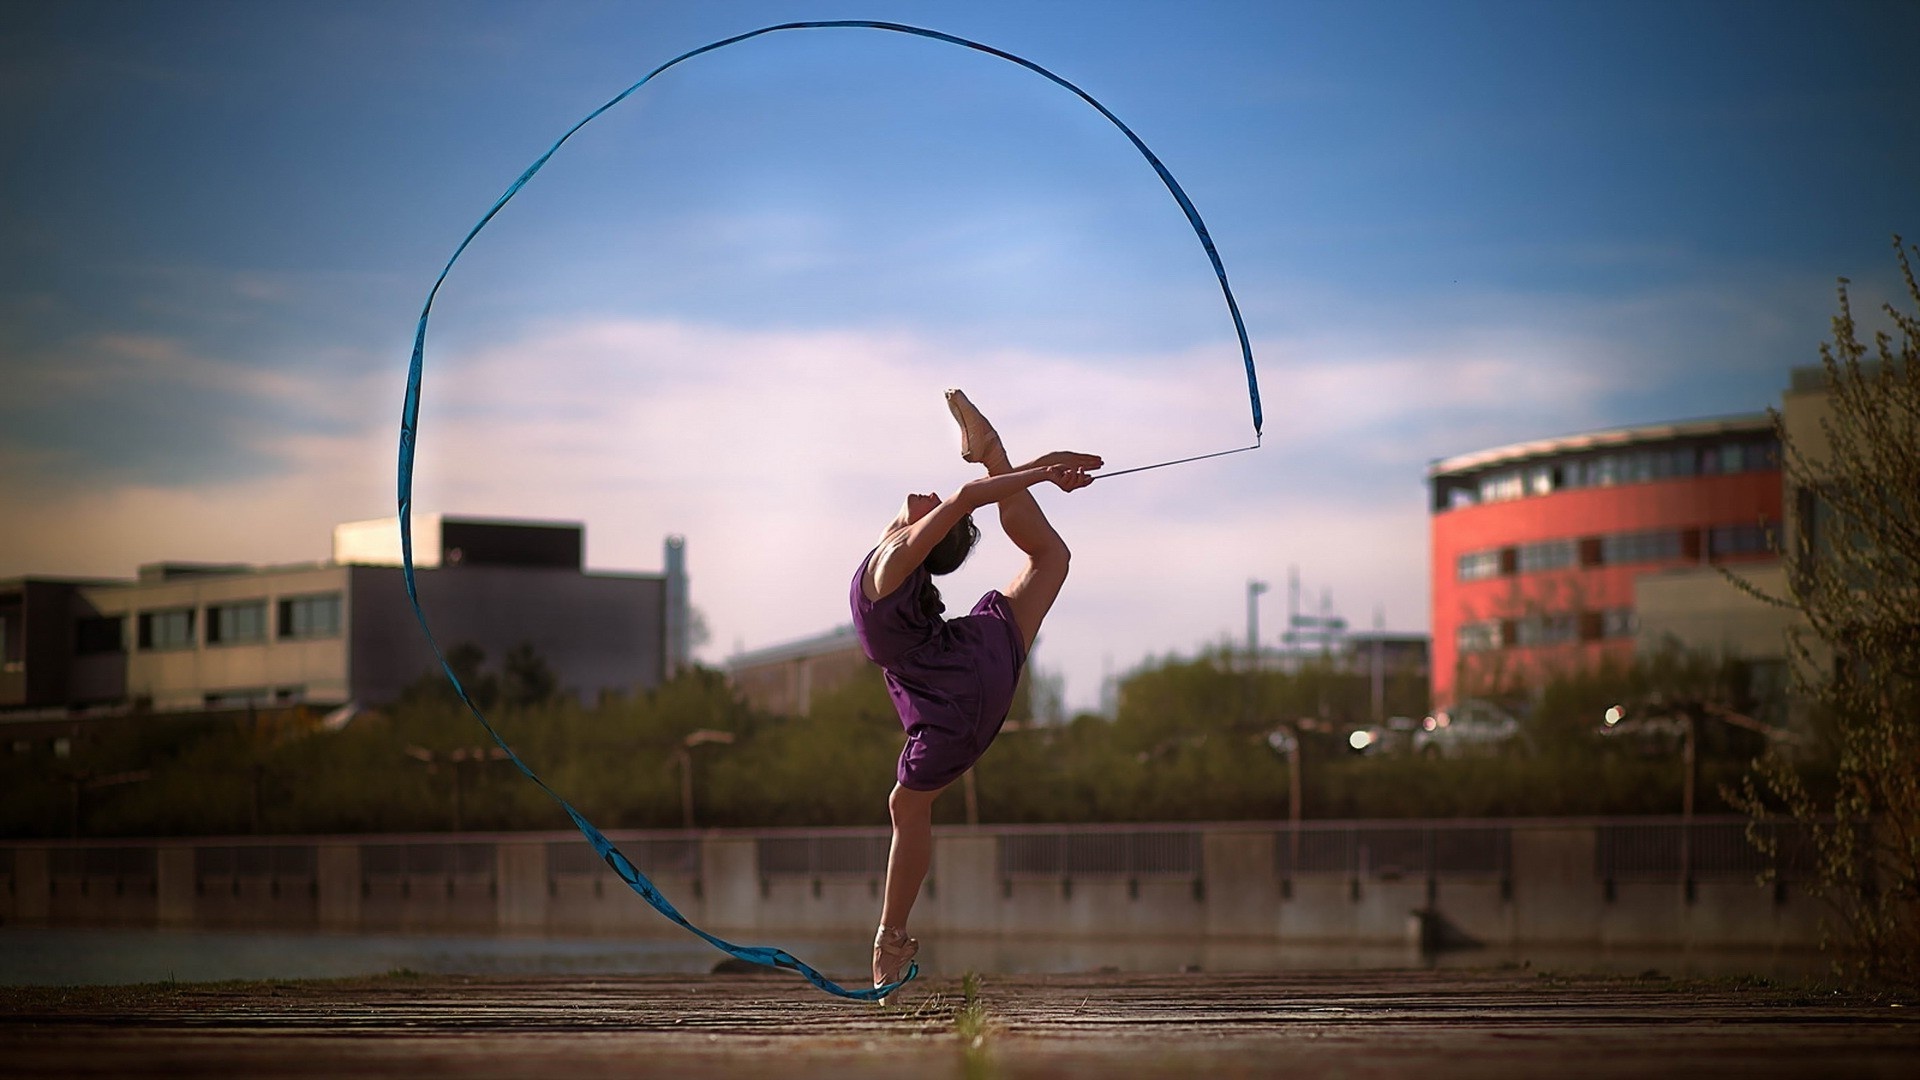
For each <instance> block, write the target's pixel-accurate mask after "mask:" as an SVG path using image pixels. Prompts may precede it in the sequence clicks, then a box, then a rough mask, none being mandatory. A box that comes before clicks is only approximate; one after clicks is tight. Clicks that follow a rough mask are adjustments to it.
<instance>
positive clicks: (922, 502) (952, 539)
mask: <svg viewBox="0 0 1920 1080" xmlns="http://www.w3.org/2000/svg"><path fill="white" fill-rule="evenodd" d="M947 408H948V409H949V410H950V411H951V412H952V413H953V418H954V420H955V421H957V422H958V423H959V425H960V457H961V458H962V459H963V460H965V461H969V462H973V463H975V464H978V465H982V466H985V468H986V470H987V475H986V476H984V477H981V478H979V479H976V480H969V481H967V482H966V483H965V484H963V485H961V487H960V490H959V491H958V492H956V493H955V494H954V496H953V497H952V498H951V499H947V500H942V499H941V498H940V496H938V495H934V494H926V495H919V494H914V495H908V496H907V500H906V504H905V505H904V506H902V507H901V508H900V512H899V513H898V514H896V515H895V516H894V519H893V520H892V521H891V522H888V524H887V528H886V532H884V533H883V534H881V537H880V542H879V544H878V545H877V546H876V547H875V548H874V549H873V551H871V552H870V553H868V555H867V557H866V559H865V560H863V561H862V562H861V564H860V570H859V572H858V573H857V574H855V575H854V579H853V589H852V597H851V600H852V605H853V625H854V629H855V631H856V632H857V633H858V635H859V638H860V647H861V649H862V650H863V651H865V653H866V654H867V658H868V659H870V660H872V661H873V662H875V663H877V664H879V665H880V666H881V668H882V669H884V670H885V672H886V679H887V693H888V695H889V696H891V697H892V698H893V705H894V709H895V711H897V712H898V713H899V714H900V723H901V725H902V726H904V727H905V728H906V729H907V745H906V747H905V748H904V749H902V750H901V751H900V764H899V767H898V769H897V770H896V773H895V776H896V779H897V781H898V782H897V783H896V784H895V785H894V788H893V794H892V795H891V796H890V797H889V798H888V799H887V808H888V810H889V811H890V813H891V814H892V817H893V845H892V847H891V849H890V850H889V851H888V854H887V892H886V898H885V901H884V904H883V906H882V907H881V910H880V929H879V931H878V932H877V933H876V934H875V935H874V940H873V984H874V985H875V986H884V985H887V984H889V983H893V982H897V981H898V980H899V978H900V976H901V974H902V973H903V972H905V970H906V968H907V962H908V961H909V960H911V959H912V958H913V955H914V953H916V952H917V951H918V950H919V947H920V943H919V942H918V941H915V940H914V939H913V938H911V937H908V936H907V931H906V926H907V916H908V914H909V913H910V912H911V911H912V910H913V902H914V900H915V899H916V898H917V897H918V896H919V895H920V883H921V882H922V881H923V880H925V878H926V876H927V867H928V864H929V862H930V861H931V860H932V857H933V801H934V799H935V798H936V797H938V796H939V794H940V792H941V791H943V790H945V788H946V786H947V785H948V784H950V783H952V782H953V781H954V780H955V779H957V778H959V776H960V775H961V774H962V773H964V772H966V771H967V770H968V769H969V768H971V767H972V766H973V763H974V762H975V761H978V760H979V758H980V755H981V754H982V753H984V752H986V749H987V746H988V745H989V744H990V743H992V742H993V739H994V736H995V735H997V734H999V732H1000V725H1001V724H1002V723H1004V722H1005V721H1006V718H1007V710H1008V709H1009V708H1010V707H1012V704H1013V689H1014V685H1015V684H1016V683H1017V682H1018V681H1019V679H1020V668H1021V665H1023V664H1024V663H1026V659H1027V651H1028V650H1029V649H1031V648H1032V647H1033V639H1034V636H1035V635H1037V634H1038V633H1039V632H1040V623H1041V621H1042V620H1043V619H1045V618H1046V616H1047V610H1048V609H1049V608H1051V607H1052V606H1053V600H1054V597H1056V596H1058V595H1059V594H1060V586H1061V585H1062V584H1063V583H1064V582H1065V581H1066V579H1067V562H1068V557H1069V553H1068V551H1067V545H1066V544H1065V543H1064V542H1063V541H1062V540H1061V539H1060V535H1059V534H1058V533H1056V532H1054V531H1053V526H1052V525H1050V524H1048V523H1047V519H1046V516H1045V515H1044V514H1042V513H1041V512H1040V504H1039V503H1037V502H1035V501H1034V498H1033V495H1032V493H1031V492H1029V491H1028V490H1027V489H1028V488H1030V487H1032V486H1033V485H1035V484H1039V483H1043V482H1050V483H1052V484H1054V485H1056V486H1057V487H1059V488H1060V489H1061V490H1062V491H1075V490H1078V489H1079V488H1083V487H1086V486H1087V485H1088V484H1091V483H1093V477H1092V476H1089V475H1088V472H1089V470H1092V469H1098V468H1099V467H1100V466H1101V464H1102V462H1101V460H1100V458H1099V457H1098V456H1096V455H1093V454H1077V453H1072V452H1069V451H1064V450H1062V451H1056V452H1054V453H1051V454H1047V455H1045V456H1044V457H1041V458H1038V459H1036V460H1034V461H1032V462H1030V463H1028V464H1026V465H1023V466H1020V467H1019V468H1015V467H1014V466H1013V464H1012V462H1011V461H1010V459H1009V458H1008V457H1007V452H1006V448H1005V447H1004V446H1003V445H1002V444H1001V442H1000V436H999V434H998V433H997V432H995V431H994V429H993V425H992V424H990V423H988V422H987V418H986V417H984V416H982V415H981V414H980V410H978V409H976V408H974V406H973V403H972V402H970V401H968V400H967V396H966V395H965V394H963V393H961V392H960V391H958V390H949V391H947ZM988 504H998V505H999V507H1000V528H1001V529H1002V531H1004V532H1005V533H1006V534H1007V539H1009V540H1011V541H1013V544H1014V546H1015V547H1018V548H1019V549H1020V550H1021V551H1022V552H1023V553H1025V555H1026V565H1025V566H1024V567H1022V568H1021V570H1020V572H1019V573H1018V574H1016V575H1015V576H1014V579H1013V583H1012V584H1011V585H1009V586H1007V589H1006V591H1004V592H1001V591H998V590H992V591H989V592H988V593H987V594H986V595H985V596H982V597H981V598H980V602H979V603H977V604H975V605H974V606H973V611H972V612H971V613H970V614H968V615H966V616H964V617H962V618H957V619H942V618H941V617H940V616H941V613H942V612H943V611H945V610H946V607H945V605H944V604H942V603H941V601H940V590H939V589H937V588H935V587H934V584H933V576H934V575H936V574H950V573H952V572H953V571H955V570H957V569H959V567H960V564H961V563H962V562H964V561H966V558H967V555H968V553H970V552H971V551H972V550H973V545H974V543H975V541H977V540H978V539H979V537H980V530H979V529H978V528H977V527H975V525H974V523H973V511H974V510H977V509H979V508H980V507H982V506H986V505H988Z"/></svg>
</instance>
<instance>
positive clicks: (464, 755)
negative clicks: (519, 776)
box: [405, 746, 507, 832]
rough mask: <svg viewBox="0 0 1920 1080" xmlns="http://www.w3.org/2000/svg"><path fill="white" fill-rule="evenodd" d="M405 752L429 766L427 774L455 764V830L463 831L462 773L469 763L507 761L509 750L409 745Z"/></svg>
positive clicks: (485, 747) (491, 747)
mask: <svg viewBox="0 0 1920 1080" xmlns="http://www.w3.org/2000/svg"><path fill="white" fill-rule="evenodd" d="M405 753H406V755H407V756H408V757H410V758H412V759H413V760H415V761H417V762H419V763H420V764H422V765H425V766H426V767H427V774H428V775H429V776H431V775H432V774H434V773H436V772H438V771H440V763H441V762H443V761H444V762H446V763H447V764H449V765H451V766H453V831H454V832H461V831H463V828H462V826H463V825H464V822H463V820H462V815H461V812H460V811H461V805H460V803H461V800H460V788H461V786H462V783H461V780H462V774H464V773H465V772H466V766H468V765H469V764H473V765H478V764H480V763H481V762H483V761H505V760H507V752H506V751H505V750H502V749H501V748H499V747H498V746H462V747H458V748H455V749H453V750H448V751H445V752H441V751H436V750H429V749H427V748H426V747H424V746H409V747H407V748H406V750H405Z"/></svg>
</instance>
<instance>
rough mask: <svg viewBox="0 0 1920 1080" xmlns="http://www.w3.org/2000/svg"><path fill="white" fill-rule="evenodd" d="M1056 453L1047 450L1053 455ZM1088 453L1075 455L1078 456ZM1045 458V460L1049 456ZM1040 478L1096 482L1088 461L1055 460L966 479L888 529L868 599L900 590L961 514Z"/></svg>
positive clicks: (1067, 483) (1075, 486) (1069, 485)
mask: <svg viewBox="0 0 1920 1080" xmlns="http://www.w3.org/2000/svg"><path fill="white" fill-rule="evenodd" d="M1053 456H1054V455H1048V458H1051V457H1053ZM1086 456H1088V455H1073V457H1075V458H1076V459H1077V458H1084V457H1086ZM1040 460H1042V461H1046V460H1047V458H1042V459H1040ZM1095 461H1096V462H1097V461H1098V459H1095ZM1096 467H1097V466H1096ZM1041 483H1052V484H1053V485H1054V486H1056V487H1058V488H1059V489H1060V490H1062V491H1077V490H1079V489H1080V488H1083V487H1086V486H1087V485H1088V484H1091V483H1093V477H1092V476H1090V475H1088V474H1087V467H1086V466H1084V465H1080V464H1069V463H1067V462H1066V461H1055V462H1053V463H1051V464H1045V465H1039V464H1036V465H1034V466H1032V467H1029V468H1025V469H1020V470H1018V471H1016V472H1009V473H1001V474H1000V475H998V476H983V477H980V478H978V479H976V480H969V481H967V482H966V483H964V484H962V485H960V490H959V491H956V492H954V494H953V497H952V498H951V499H947V500H946V501H944V502H942V503H941V504H940V505H938V506H936V507H934V508H933V510H932V511H931V512H930V513H928V514H927V515H926V516H924V517H922V518H921V519H920V520H918V521H915V522H913V523H911V524H909V525H907V526H906V527H904V528H901V529H896V530H894V531H893V532H890V533H888V534H887V536H886V537H885V538H884V539H882V540H881V541H880V546H879V548H878V549H877V550H876V551H875V552H874V554H873V558H872V559H870V560H869V561H868V563H867V580H866V582H865V583H864V585H865V591H866V593H867V596H868V598H869V599H874V600H878V599H879V598H880V597H883V596H886V595H888V594H889V593H891V592H893V591H894V590H895V589H898V588H899V587H900V585H901V583H902V582H904V581H906V580H907V578H908V577H909V576H910V575H912V573H913V572H914V571H915V570H916V569H918V568H919V566H920V564H921V563H922V562H925V561H926V558H927V553H928V552H930V551H932V550H933V548H934V545H935V544H938V543H939V542H940V540H941V538H942V537H944V536H946V535H947V533H948V532H949V531H950V530H952V528H953V527H954V525H956V524H958V523H959V521H960V519H961V518H962V517H965V516H966V515H967V514H970V513H972V512H973V511H975V510H978V509H979V508H981V507H983V506H989V505H991V504H993V503H997V502H999V501H1000V500H1001V499H1004V498H1006V497H1008V496H1009V495H1013V494H1015V493H1017V492H1022V491H1025V490H1027V489H1028V488H1030V487H1032V486H1034V485H1035V484H1041Z"/></svg>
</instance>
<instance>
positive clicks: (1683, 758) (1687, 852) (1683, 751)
mask: <svg viewBox="0 0 1920 1080" xmlns="http://www.w3.org/2000/svg"><path fill="white" fill-rule="evenodd" d="M1699 723H1700V722H1699V720H1698V719H1696V718H1695V717H1694V714H1693V709H1692V708H1691V707H1689V708H1688V709H1687V710H1686V728H1685V730H1684V731H1683V733H1682V735H1681V737H1682V739H1683V740H1684V742H1682V744H1681V747H1680V763H1681V768H1682V769H1684V770H1686V773H1685V775H1684V776H1683V777H1682V778H1681V781H1680V887H1681V889H1683V890H1684V891H1685V893H1686V897H1687V899H1688V900H1692V899H1693V788H1694V773H1695V772H1696V771H1697V770H1696V768H1695V765H1694V762H1695V759H1696V757H1697V756H1698V750H1697V748H1696V744H1697V742H1698V741H1699V731H1698V728H1699Z"/></svg>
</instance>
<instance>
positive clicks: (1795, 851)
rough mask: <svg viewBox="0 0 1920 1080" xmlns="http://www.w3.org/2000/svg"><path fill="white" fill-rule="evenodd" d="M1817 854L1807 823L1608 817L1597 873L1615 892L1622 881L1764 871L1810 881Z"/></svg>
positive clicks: (1600, 832) (1598, 838)
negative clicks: (1756, 839)
mask: <svg viewBox="0 0 1920 1080" xmlns="http://www.w3.org/2000/svg"><path fill="white" fill-rule="evenodd" d="M1750 829H1752V830H1755V831H1757V832H1758V833H1759V834H1760V835H1761V836H1762V837H1763V838H1765V839H1766V841H1767V842H1768V844H1769V846H1770V847H1771V849H1772V850H1771V852H1770V853H1769V852H1768V851H1764V850H1762V849H1761V848H1760V847H1757V846H1755V845H1754V843H1753V841H1752V840H1751V839H1750V836H1751V835H1752V834H1751V833H1750V832H1749V830H1750ZM1817 855H1818V852H1817V850H1816V848H1815V845H1814V839H1813V832H1812V830H1811V829H1810V828H1808V827H1807V826H1805V825H1801V824H1797V823H1792V822H1769V823H1766V824H1764V825H1758V826H1755V825H1753V824H1752V823H1750V822H1749V821H1747V820H1746V819H1745V818H1738V817H1725V818H1696V819H1695V820H1694V821H1693V822H1692V823H1691V824H1690V825H1689V824H1685V823H1682V822H1678V821H1619V820H1615V821H1606V822H1601V823H1599V824H1598V826H1597V828H1596V833H1595V837H1594V872H1595V873H1596V874H1597V875H1598V876H1599V877H1600V879H1601V880H1602V881H1603V882H1605V883H1606V885H1607V888H1608V889H1609V891H1611V890H1612V888H1613V886H1614V884H1615V883H1617V882H1622V881H1665V882H1688V883H1691V882H1694V881H1698V880H1703V879H1718V880H1729V879H1737V880H1746V881H1753V880H1755V879H1757V878H1759V877H1760V876H1762V875H1768V876H1770V877H1771V878H1772V880H1774V881H1775V882H1777V883H1786V882H1792V881H1806V880H1808V879H1809V878H1811V877H1812V876H1813V875H1814V873H1815V871H1816V869H1817V865H1818V864H1817Z"/></svg>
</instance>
